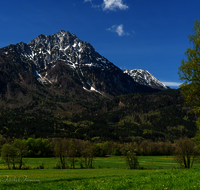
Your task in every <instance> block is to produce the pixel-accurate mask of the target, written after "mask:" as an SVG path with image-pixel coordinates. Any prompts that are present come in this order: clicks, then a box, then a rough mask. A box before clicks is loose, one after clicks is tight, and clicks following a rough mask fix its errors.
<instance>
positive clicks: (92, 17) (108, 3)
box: [0, 0, 200, 88]
mask: <svg viewBox="0 0 200 190" xmlns="http://www.w3.org/2000/svg"><path fill="white" fill-rule="evenodd" d="M199 7H200V1H199V0H192V1H191V0H184V1H180V0H152V1H150V0H65V1H63V0H57V1H53V0H48V1H45V0H40V1H39V0H34V1H33V0H28V1H27V0H26V1H25V0H20V1H16V0H6V1H3V2H1V6H0V48H2V47H4V46H7V45H10V44H16V43H19V42H21V41H23V42H26V43H28V42H29V41H30V40H32V39H34V38H36V37H37V36H38V35H40V34H45V35H48V34H51V35H52V34H54V33H57V32H59V31H60V30H66V31H69V32H71V33H74V34H75V35H76V36H77V37H78V38H79V39H81V40H83V41H87V42H89V43H90V44H91V45H92V46H93V47H94V48H95V49H96V51H97V52H99V53H100V54H101V55H103V56H104V57H105V58H107V59H108V60H109V61H111V62H112V63H114V64H115V65H116V66H118V67H119V68H121V69H136V68H140V69H144V70H148V71H149V72H150V73H151V74H153V75H154V76H155V77H156V78H158V79H159V80H160V81H161V82H163V83H164V84H166V85H168V86H170V87H171V88H178V85H179V83H181V82H182V81H180V80H179V76H178V74H177V72H178V67H179V66H180V64H181V59H183V58H185V55H184V52H185V51H186V49H187V48H188V47H190V46H191V44H190V43H189V40H188V35H189V34H191V33H192V32H193V30H192V29H193V27H194V21H195V20H199V19H200V11H199Z"/></svg>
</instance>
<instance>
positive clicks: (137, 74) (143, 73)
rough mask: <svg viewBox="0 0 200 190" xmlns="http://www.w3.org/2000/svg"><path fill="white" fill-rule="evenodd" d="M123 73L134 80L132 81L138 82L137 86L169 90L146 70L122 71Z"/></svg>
mask: <svg viewBox="0 0 200 190" xmlns="http://www.w3.org/2000/svg"><path fill="white" fill-rule="evenodd" d="M124 73H127V74H128V75H130V76H131V77H132V78H133V79H134V81H136V82H138V83H139V84H142V85H150V86H156V87H161V88H164V89H169V87H168V86H166V85H165V84H163V83H162V82H160V81H159V80H158V79H157V78H155V77H154V76H153V75H152V74H151V73H150V72H149V71H147V70H142V69H133V70H124Z"/></svg>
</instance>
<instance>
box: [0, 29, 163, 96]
mask: <svg viewBox="0 0 200 190" xmlns="http://www.w3.org/2000/svg"><path fill="white" fill-rule="evenodd" d="M0 67H1V68H2V69H1V73H2V75H1V78H0V83H1V84H2V88H1V91H3V93H4V94H9V96H10V97H13V95H11V94H10V92H9V86H13V85H14V86H15V85H16V86H18V87H19V86H20V87H21V85H22V84H23V85H24V87H25V86H26V88H28V89H33V87H34V88H38V87H39V86H40V87H42V86H43V87H45V88H46V86H51V88H53V89H54V90H55V89H56V91H57V92H58V91H62V90H66V89H67V88H68V86H73V85H72V83H73V84H76V85H75V86H77V88H82V89H84V90H86V91H95V92H98V93H99V94H101V95H105V96H108V97H112V96H116V95H120V94H127V93H138V92H158V91H159V90H160V89H159V88H157V86H151V85H143V84H140V83H138V82H136V81H135V80H133V78H132V77H131V76H129V75H127V74H125V73H123V71H122V70H121V69H119V68H118V67H117V66H115V65H114V64H113V63H111V62H110V61H108V60H107V59H106V58H104V57H103V56H101V55H100V54H99V53H98V52H96V51H95V49H94V48H93V47H92V45H91V44H89V43H87V42H85V41H82V40H80V39H79V38H78V37H77V36H76V35H74V34H72V33H70V32H68V31H63V30H61V31H60V32H58V33H56V34H53V35H46V36H45V35H43V34H41V35H39V36H38V37H37V38H35V39H33V40H31V41H30V42H29V43H28V44H26V43H24V42H21V43H19V44H16V45H10V46H7V47H4V48H2V49H0ZM8 78H9V79H8ZM13 79H14V81H13ZM7 80H9V81H7ZM72 81H73V82H72ZM70 83H71V84H70ZM46 89H47V88H46ZM14 91H16V90H14ZM18 93H19V92H16V93H15V94H18Z"/></svg>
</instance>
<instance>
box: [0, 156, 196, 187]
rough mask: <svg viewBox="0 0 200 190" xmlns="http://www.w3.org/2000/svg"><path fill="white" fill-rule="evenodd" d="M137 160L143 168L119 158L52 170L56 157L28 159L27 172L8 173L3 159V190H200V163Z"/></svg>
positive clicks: (160, 158)
mask: <svg viewBox="0 0 200 190" xmlns="http://www.w3.org/2000/svg"><path fill="white" fill-rule="evenodd" d="M138 158H139V163H140V168H143V169H135V170H130V169H128V168H127V166H126V163H125V160H124V158H123V157H120V156H107V157H102V158H99V157H98V158H96V159H95V160H94V163H93V166H94V169H80V166H79V165H76V168H77V169H63V170H62V169H53V167H54V166H55V164H56V163H57V162H58V161H59V160H58V159H56V158H25V163H26V166H29V169H28V170H8V169H7V168H6V166H5V165H4V163H3V162H2V161H1V160H0V169H1V170H0V189H1V190H2V189H24V190H25V189H52V190H53V189H91V190H95V189H106V190H109V189H113V190H114V189H152V190H153V189H200V164H199V163H198V162H195V164H194V168H192V169H180V168H179V166H178V165H177V163H175V162H174V160H173V157H169V156H139V157H138ZM42 163H44V169H36V168H38V166H39V165H41V164H42Z"/></svg>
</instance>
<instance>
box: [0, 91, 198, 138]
mask: <svg viewBox="0 0 200 190" xmlns="http://www.w3.org/2000/svg"><path fill="white" fill-rule="evenodd" d="M62 98H63V97H61V96H60V97H57V99H56V100H53V99H45V98H44V97H43V96H37V98H35V100H33V101H32V102H31V105H30V104H29V105H27V106H21V107H18V108H8V107H7V108H5V107H4V108H1V109H0V134H1V135H2V136H3V137H5V138H8V137H9V138H25V139H28V138H29V137H33V138H39V137H41V138H53V137H62V138H76V139H82V140H94V139H98V140H99V141H107V140H113V141H120V142H132V141H134V140H135V139H138V138H139V139H151V140H153V141H171V142H173V141H174V140H176V139H178V138H180V137H184V136H187V137H189V138H192V137H194V135H195V132H196V125H195V121H196V116H195V115H194V114H193V113H190V108H189V107H187V106H186V105H185V104H184V100H183V98H182V97H181V92H180V89H169V90H164V91H161V92H158V93H135V94H126V95H120V96H117V97H114V98H111V99H108V98H105V99H99V101H98V102H97V101H96V102H94V103H93V104H91V101H90V104H89V105H88V103H89V102H88V101H82V100H81V99H78V97H77V98H76V103H74V104H73V99H72V100H71V101H69V103H68V104H69V105H70V108H69V107H68V108H67V109H66V108H65V107H63V106H62V102H63V99H62ZM78 102H79V104H78ZM80 106H81V107H82V108H83V109H79V107H80ZM52 110H54V111H52ZM55 110H56V111H55ZM70 110H71V112H70ZM73 110H76V111H73ZM78 110H79V111H78Z"/></svg>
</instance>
